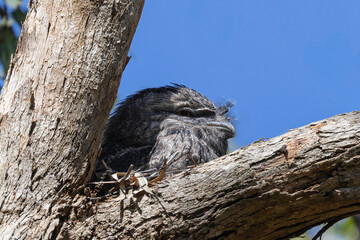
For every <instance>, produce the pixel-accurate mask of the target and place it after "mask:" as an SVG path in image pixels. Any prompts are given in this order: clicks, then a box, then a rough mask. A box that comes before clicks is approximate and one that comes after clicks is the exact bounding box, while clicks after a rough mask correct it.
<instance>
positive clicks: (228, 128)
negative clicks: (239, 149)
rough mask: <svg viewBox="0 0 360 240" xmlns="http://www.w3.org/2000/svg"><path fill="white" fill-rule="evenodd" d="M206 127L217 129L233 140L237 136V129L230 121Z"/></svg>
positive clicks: (210, 123) (207, 124)
mask: <svg viewBox="0 0 360 240" xmlns="http://www.w3.org/2000/svg"><path fill="white" fill-rule="evenodd" d="M206 126H209V127H214V128H217V129H219V130H221V131H223V132H225V133H226V137H227V138H232V137H234V136H235V128H234V126H233V125H232V124H231V123H230V122H228V121H221V122H215V121H214V122H208V123H206Z"/></svg>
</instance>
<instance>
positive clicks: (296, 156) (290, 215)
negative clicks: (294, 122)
mask: <svg viewBox="0 0 360 240" xmlns="http://www.w3.org/2000/svg"><path fill="white" fill-rule="evenodd" d="M359 140H360V112H352V113H348V114H343V115H339V116H335V117H333V118H329V119H326V120H323V121H319V122H315V123H312V124H310V125H307V126H305V127H301V128H298V129H295V130H291V131H290V132H288V133H286V134H284V135H282V136H279V137H276V138H272V139H269V140H266V141H260V142H256V143H253V144H251V145H249V146H247V147H244V148H241V149H240V150H238V151H236V152H233V153H231V154H229V155H227V156H225V157H222V158H220V159H217V160H215V161H212V162H210V163H207V164H204V165H201V166H197V167H195V168H192V169H189V170H187V171H185V172H183V173H181V174H179V175H176V176H174V177H173V178H171V179H168V180H166V181H164V182H163V183H161V184H160V185H158V186H157V187H155V191H156V192H157V195H158V198H159V199H160V203H159V202H158V201H157V200H156V199H155V198H149V197H147V196H144V197H143V198H138V199H136V198H134V199H126V200H125V201H124V203H123V204H122V203H121V202H120V201H118V200H116V199H112V200H108V201H106V202H100V203H95V204H94V203H91V202H89V201H88V200H86V199H85V198H84V197H80V196H79V198H78V199H77V201H76V203H74V205H73V206H72V211H71V218H70V221H69V222H67V223H66V224H65V225H64V228H63V229H62V234H63V236H71V237H72V236H77V237H79V236H83V237H89V236H92V237H94V236H95V237H97V238H99V239H103V238H105V237H107V236H115V237H116V238H120V239H122V238H136V239H148V238H149V236H152V237H153V238H155V239H157V238H160V239H189V238H190V239H191V238H192V239H204V238H206V239H271V240H273V239H288V238H290V237H291V236H295V235H298V234H300V233H302V232H304V231H305V230H307V229H309V228H311V227H313V226H315V225H318V224H320V223H323V222H327V221H332V220H334V219H339V218H343V217H346V216H349V215H352V214H355V213H357V212H359V211H360V200H359V199H360V187H359V186H360V161H359V160H360V143H359ZM161 205H163V206H164V207H165V209H166V213H165V212H164V210H163V208H162V206H161ZM84 206H86V207H85V208H84Z"/></svg>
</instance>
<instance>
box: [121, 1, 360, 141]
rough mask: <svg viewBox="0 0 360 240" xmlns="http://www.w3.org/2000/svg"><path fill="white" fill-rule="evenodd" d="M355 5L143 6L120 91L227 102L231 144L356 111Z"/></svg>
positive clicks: (358, 30) (359, 76)
mask: <svg viewBox="0 0 360 240" xmlns="http://www.w3.org/2000/svg"><path fill="white" fill-rule="evenodd" d="M359 12H360V2H359V1H332V0H328V1H314V0H313V1H288V0H287V1H285V0H282V1H280V0H279V1H268V0H266V1H265V0H263V1H253V0H251V1H250V0H248V1H238V0H226V1H213V0H198V1H190V0H182V1H171V0H153V1H146V3H145V6H144V10H143V14H142V17H141V20H140V23H139V26H138V29H137V32H136V34H135V36H134V40H133V43H132V46H131V49H130V52H129V55H132V59H131V61H130V63H129V64H128V66H127V68H126V70H125V72H124V74H123V77H122V80H121V85H120V90H119V96H120V99H122V98H124V97H125V96H126V95H128V94H131V93H134V92H136V91H137V90H140V89H142V88H146V87H154V86H161V85H165V84H169V83H170V82H175V83H180V84H185V85H187V86H188V87H191V88H193V89H195V90H197V91H199V92H201V93H203V94H205V95H206V96H208V97H209V98H210V99H211V100H213V101H214V102H218V103H222V102H225V101H226V100H227V99H231V100H233V101H235V102H236V105H235V107H234V108H233V110H232V114H233V115H234V116H235V118H236V121H235V125H236V129H237V136H236V142H237V143H238V145H241V146H242V145H247V144H249V143H251V142H253V141H256V140H258V139H260V138H262V137H265V138H270V137H274V136H277V135H280V134H282V133H285V132H286V131H287V130H288V129H292V128H296V127H300V126H303V125H306V124H308V123H311V122H313V121H317V120H321V119H324V118H328V117H331V116H333V115H336V114H340V113H345V112H350V111H354V110H359V105H358V104H359V102H360V15H359Z"/></svg>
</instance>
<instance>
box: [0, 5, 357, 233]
mask: <svg viewBox="0 0 360 240" xmlns="http://www.w3.org/2000/svg"><path fill="white" fill-rule="evenodd" d="M35 3H36V4H35ZM35 3H32V6H31V9H30V12H29V14H28V16H27V19H26V21H25V23H24V26H23V32H22V34H21V38H20V41H19V46H18V49H17V53H16V55H15V58H14V59H13V61H12V63H11V67H10V70H9V73H8V77H7V80H6V83H5V86H4V88H3V92H2V95H1V98H0V238H1V239H105V238H108V239H129V238H133V239H149V238H153V239H250V240H251V239H265V240H266V239H289V238H290V237H292V236H296V235H298V234H300V233H302V232H304V231H305V230H307V229H309V228H311V227H313V226H315V225H318V224H320V223H323V222H328V221H333V220H337V219H340V218H343V217H347V216H350V215H353V214H355V213H358V212H359V211H360V200H359V199H360V198H359V197H360V187H359V186H360V176H359V175H360V161H359V159H360V143H359V142H360V141H359V140H360V120H359V119H360V112H352V113H348V114H343V115H338V116H335V117H333V118H329V119H326V120H323V121H319V122H315V123H312V124H310V125H307V126H305V127H301V128H298V129H294V130H291V131H289V132H288V133H286V134H284V135H282V136H279V137H276V138H272V139H269V140H266V141H258V142H255V143H253V144H251V145H249V146H247V147H244V148H241V149H239V150H238V151H236V152H233V153H231V154H228V155H227V156H224V157H222V158H219V159H217V160H214V161H212V162H209V163H206V164H203V165H199V166H197V167H194V168H190V169H188V170H186V171H184V172H182V173H180V174H177V175H174V176H171V177H167V178H166V179H165V180H163V181H162V182H161V183H159V184H157V185H156V186H154V187H153V188H152V189H153V191H154V192H155V194H156V196H157V197H154V196H147V195H144V196H141V197H138V198H135V197H128V198H126V199H125V200H124V201H120V200H117V199H116V198H109V199H107V200H106V201H100V202H92V201H90V200H89V199H88V198H87V197H86V196H84V194H83V193H82V186H83V184H84V183H86V182H87V180H88V179H89V177H90V175H91V173H92V168H93V166H94V162H95V158H96V156H97V152H98V149H99V148H98V147H99V143H100V138H101V134H102V131H103V128H104V125H105V122H106V119H107V116H108V114H109V112H110V109H111V106H112V104H113V101H114V99H115V95H116V91H117V87H118V84H119V78H120V76H121V73H122V71H123V69H124V67H125V65H126V58H127V52H128V49H129V45H130V42H131V39H132V36H133V34H134V32H135V28H136V25H137V23H138V20H139V17H140V14H141V10H142V6H143V1H142V0H132V1H131V0H121V1H120V0H113V1H87V2H82V1H66V2H64V1H36V2H35Z"/></svg>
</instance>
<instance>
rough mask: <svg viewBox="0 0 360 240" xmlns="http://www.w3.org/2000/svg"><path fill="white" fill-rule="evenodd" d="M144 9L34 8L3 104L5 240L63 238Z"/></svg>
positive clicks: (0, 187)
mask: <svg viewBox="0 0 360 240" xmlns="http://www.w3.org/2000/svg"><path fill="white" fill-rule="evenodd" d="M143 4H144V0H121V1H120V0H106V1H76V0H71V1H56V0H43V1H41V0H38V1H30V5H31V6H30V11H29V13H28V14H27V18H26V21H25V23H24V24H23V27H22V33H21V37H20V40H19V45H18V48H17V51H16V55H15V58H14V59H13V61H12V63H11V66H10V70H9V72H8V75H7V79H6V82H5V86H4V89H3V91H2V95H1V99H0V238H4V239H8V238H14V239H23V238H27V239H40V238H42V239H49V238H54V237H56V235H57V233H58V231H59V229H60V228H61V225H62V223H63V222H64V221H65V220H66V218H67V211H68V209H67V208H66V202H67V201H70V200H71V198H72V196H73V195H74V194H75V193H74V191H76V189H77V188H78V187H79V186H81V185H82V184H83V183H84V182H85V181H86V180H87V179H89V176H90V174H91V169H92V166H94V163H95V159H96V156H97V152H98V149H99V144H100V139H101V135H102V132H103V129H104V125H105V123H106V120H107V116H108V114H109V112H110V109H111V107H112V105H113V103H114V100H115V97H116V92H117V88H118V85H119V81H120V77H121V74H122V71H123V68H124V67H125V63H126V57H127V53H128V50H129V47H130V43H131V40H132V37H133V35H134V32H135V29H136V26H137V23H138V21H139V18H140V14H141V10H142V6H143ZM64 206H65V207H64Z"/></svg>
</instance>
